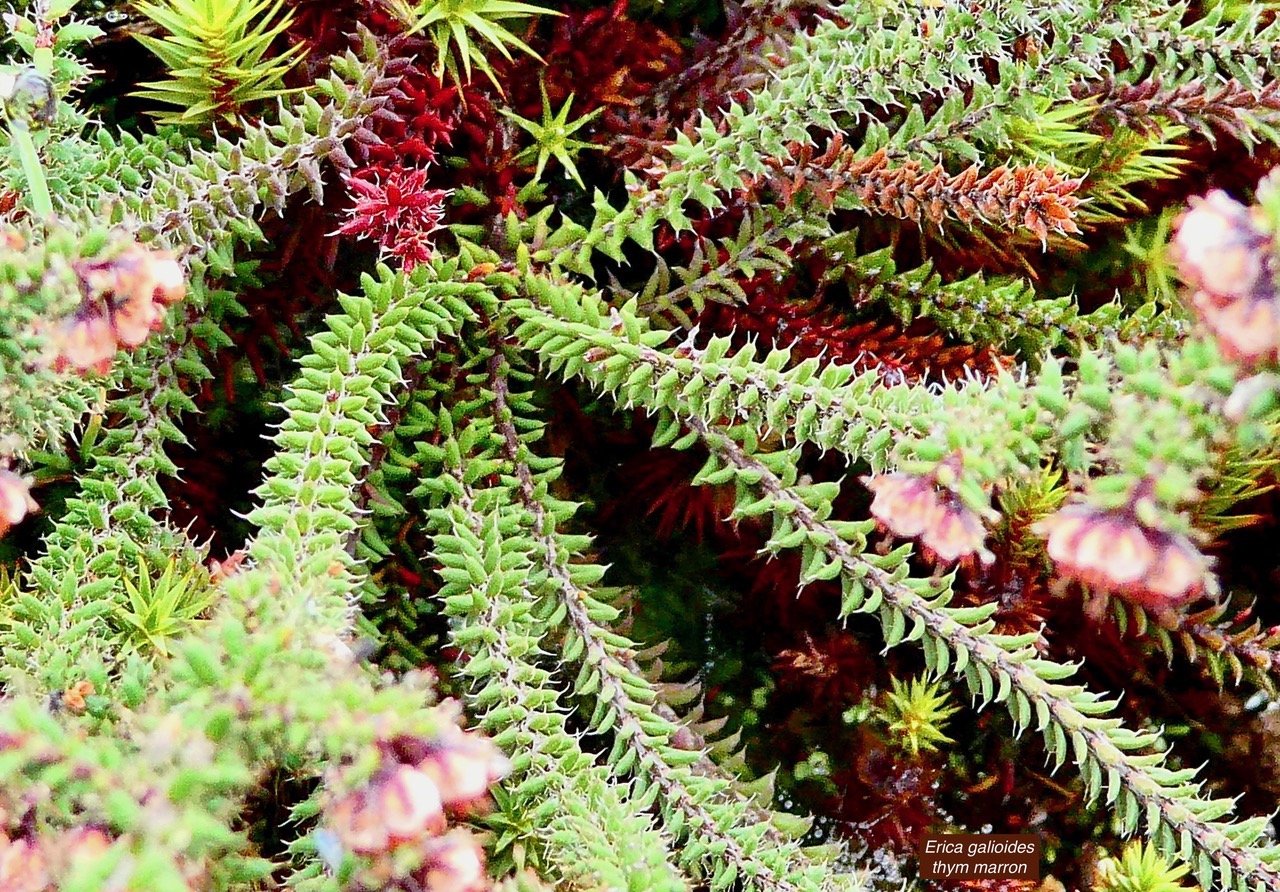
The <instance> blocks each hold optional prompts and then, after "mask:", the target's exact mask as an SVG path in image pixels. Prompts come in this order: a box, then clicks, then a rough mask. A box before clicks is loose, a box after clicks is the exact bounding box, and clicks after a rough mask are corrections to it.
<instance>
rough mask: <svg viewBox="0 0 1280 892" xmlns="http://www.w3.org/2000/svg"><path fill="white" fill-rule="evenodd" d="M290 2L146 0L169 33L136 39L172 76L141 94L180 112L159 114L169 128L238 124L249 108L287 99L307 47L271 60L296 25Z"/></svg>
mask: <svg viewBox="0 0 1280 892" xmlns="http://www.w3.org/2000/svg"><path fill="white" fill-rule="evenodd" d="M283 3H284V0H274V2H272V0H155V2H152V0H140V2H138V3H137V8H138V11H139V12H141V13H142V14H143V15H145V16H147V17H148V18H149V19H151V20H152V21H153V22H155V23H156V24H158V25H160V26H161V27H163V28H164V29H165V30H166V31H168V32H169V33H168V34H167V35H166V36H164V37H152V36H149V35H138V40H140V41H141V42H142V44H143V46H145V47H147V49H149V50H151V51H152V52H153V53H155V54H156V55H157V56H159V57H160V58H161V59H162V60H163V61H164V64H165V66H166V67H167V68H168V69H169V77H168V79H166V80H162V81H152V82H150V83H146V84H143V86H144V87H146V88H147V89H145V90H140V91H138V92H137V93H136V94H134V95H136V96H139V97H142V98H145V99H154V100H157V101H158V102H162V103H164V104H166V105H172V106H177V107H178V108H179V109H180V111H163V112H158V113H157V117H158V118H159V119H160V121H161V122H162V123H165V124H202V123H206V122H209V121H211V120H214V119H217V118H220V119H222V120H225V121H229V122H234V121H235V118H236V116H237V115H239V114H241V113H242V112H243V110H244V109H245V107H246V106H248V105H251V104H252V103H255V102H259V101H261V100H264V99H272V98H275V97H277V96H283V95H285V94H286V93H289V92H290V91H289V90H287V89H285V88H284V87H283V85H282V84H283V79H284V76H285V75H286V74H287V73H288V72H289V70H290V69H292V68H293V67H294V66H295V65H297V64H298V62H300V61H301V60H302V57H303V55H304V54H305V51H306V48H305V47H303V46H302V45H297V46H293V47H290V48H289V49H287V50H285V51H284V52H282V53H279V54H276V55H273V56H271V57H269V58H268V56H267V51H268V50H269V49H270V48H271V44H272V43H273V42H274V41H275V39H276V38H277V37H278V36H279V35H280V33H281V32H282V31H284V29H285V28H287V27H288V26H289V23H290V22H291V21H292V20H293V14H292V12H288V13H286V14H284V15H283V16H281V15H280V9H281V6H282V5H283Z"/></svg>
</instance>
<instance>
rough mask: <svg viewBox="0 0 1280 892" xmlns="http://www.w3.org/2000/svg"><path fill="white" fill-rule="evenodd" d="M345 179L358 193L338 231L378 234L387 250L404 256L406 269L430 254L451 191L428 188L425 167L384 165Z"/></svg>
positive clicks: (368, 236) (427, 258)
mask: <svg viewBox="0 0 1280 892" xmlns="http://www.w3.org/2000/svg"><path fill="white" fill-rule="evenodd" d="M345 182H346V184H347V188H348V189H350V190H351V191H352V192H353V193H355V194H356V195H357V196H358V197H357V198H356V204H355V207H354V208H352V209H351V218H350V219H349V220H348V221H347V222H346V223H344V224H343V225H342V226H341V227H339V229H338V234H339V235H354V236H360V237H363V238H369V239H373V240H374V241H376V242H377V243H378V245H379V246H380V247H381V248H382V252H383V253H384V254H389V255H391V256H393V257H397V258H399V259H400V262H401V263H402V264H403V265H404V269H405V271H406V272H407V271H409V270H412V269H413V268H414V267H415V266H417V265H418V264H419V263H425V262H426V261H428V260H430V259H431V254H432V247H433V246H432V243H431V240H432V236H433V235H434V234H435V233H436V232H437V231H439V230H440V228H441V227H442V221H443V220H444V200H445V198H447V197H448V195H449V192H448V191H447V190H445V189H428V188H426V185H427V169H426V168H425V167H417V168H406V167H401V166H400V165H399V164H397V165H396V166H394V167H391V168H389V169H388V168H386V167H383V166H381V165H379V166H378V167H372V168H365V169H364V170H361V171H357V172H356V173H355V174H354V175H353V176H349V177H346V178H345Z"/></svg>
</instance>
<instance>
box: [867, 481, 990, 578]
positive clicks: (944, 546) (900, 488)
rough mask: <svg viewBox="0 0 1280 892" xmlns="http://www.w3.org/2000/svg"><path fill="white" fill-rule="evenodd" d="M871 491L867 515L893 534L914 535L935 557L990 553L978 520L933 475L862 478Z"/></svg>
mask: <svg viewBox="0 0 1280 892" xmlns="http://www.w3.org/2000/svg"><path fill="white" fill-rule="evenodd" d="M862 482H863V483H865V484H866V485H867V488H868V489H870V490H871V491H872V492H873V493H875V499H873V500H872V502H871V514H872V515H873V516H874V517H875V519H876V520H878V521H879V522H880V523H881V525H882V526H884V527H885V528H886V529H888V530H889V531H890V532H891V533H893V534H894V535H895V536H902V537H903V538H905V539H916V538H918V539H919V540H920V542H921V544H923V545H924V546H925V547H926V548H928V549H929V550H930V551H931V552H933V554H934V555H936V556H937V558H938V559H939V560H942V561H946V562H950V561H954V560H957V559H959V558H962V557H968V556H969V555H972V554H976V555H977V556H978V557H979V559H980V560H982V562H983V563H990V562H991V561H992V560H994V556H993V555H992V554H991V552H990V551H988V550H987V549H986V548H984V547H983V541H984V540H985V539H986V537H987V531H986V528H985V527H983V525H982V519H981V518H980V517H978V515H977V514H975V513H974V512H973V511H971V510H969V509H968V508H966V507H965V506H964V505H963V504H962V503H961V502H960V500H959V499H958V498H957V497H956V496H955V494H954V493H953V492H951V491H950V490H948V489H945V488H940V487H938V486H937V485H936V484H935V482H934V480H933V478H932V477H931V476H929V477H915V476H912V475H911V474H903V473H900V472H899V473H894V474H881V475H879V476H878V477H863V478H862Z"/></svg>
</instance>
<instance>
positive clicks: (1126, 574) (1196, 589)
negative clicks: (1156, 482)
mask: <svg viewBox="0 0 1280 892" xmlns="http://www.w3.org/2000/svg"><path fill="white" fill-rule="evenodd" d="M1031 529H1032V531H1033V532H1035V533H1036V534H1037V535H1040V536H1043V537H1045V538H1046V539H1047V540H1048V547H1047V551H1048V552H1049V557H1050V558H1052V559H1053V563H1054V567H1055V568H1056V570H1057V572H1058V575H1059V576H1061V577H1063V578H1065V579H1071V580H1074V581H1076V582H1080V583H1083V584H1084V585H1087V586H1090V587H1092V588H1095V589H1098V590H1099V591H1104V592H1107V593H1108V594H1113V595H1118V596H1119V597H1121V598H1124V599H1126V600H1128V601H1132V602H1134V603H1136V604H1140V605H1142V606H1144V607H1147V608H1150V609H1152V610H1155V611H1161V612H1163V611H1168V610H1171V609H1173V608H1177V607H1180V606H1182V605H1184V604H1187V603H1189V602H1191V601H1194V600H1195V599H1196V598H1198V597H1199V596H1200V595H1202V594H1204V591H1205V582H1206V579H1207V576H1208V571H1209V562H1208V560H1207V559H1206V558H1205V557H1204V556H1203V555H1202V554H1201V553H1200V551H1199V550H1198V549H1197V548H1196V547H1195V546H1194V545H1192V544H1191V542H1190V541H1189V540H1187V538H1186V537H1185V536H1179V535H1176V534H1174V533H1169V532H1165V531H1163V530H1152V529H1148V528H1147V527H1145V526H1143V525H1141V524H1139V523H1138V522H1137V520H1135V519H1133V518H1132V517H1130V516H1128V515H1127V514H1126V513H1121V512H1106V511H1097V510H1095V509H1093V508H1090V507H1088V506H1086V505H1071V506H1069V507H1066V508H1063V509H1061V510H1060V511H1058V512H1057V513H1055V514H1052V515H1050V516H1049V517H1046V518H1045V519H1044V520H1041V521H1039V522H1037V523H1036V524H1034V525H1032V527H1031Z"/></svg>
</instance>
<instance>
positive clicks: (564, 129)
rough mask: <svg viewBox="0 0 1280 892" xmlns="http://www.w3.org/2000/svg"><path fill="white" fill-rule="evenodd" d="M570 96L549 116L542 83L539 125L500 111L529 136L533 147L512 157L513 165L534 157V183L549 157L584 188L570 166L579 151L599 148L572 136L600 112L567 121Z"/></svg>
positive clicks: (598, 110)
mask: <svg viewBox="0 0 1280 892" xmlns="http://www.w3.org/2000/svg"><path fill="white" fill-rule="evenodd" d="M573 96H574V94H572V93H570V94H569V98H568V99H566V100H565V102H564V105H563V106H561V107H560V111H558V112H556V113H555V114H552V113H551V100H550V99H548V98H547V85H546V84H545V83H543V84H542V123H540V124H535V123H534V122H533V121H530V120H528V119H526V118H522V117H520V116H519V115H517V114H515V113H514V112H510V111H507V110H506V109H500V111H501V112H502V113H503V114H504V115H506V116H507V117H508V118H510V119H511V120H513V121H515V122H516V124H518V125H519V126H520V128H521V129H523V130H525V131H527V132H528V133H529V134H530V135H532V136H533V145H531V146H529V148H527V149H525V150H524V151H523V152H521V153H520V154H519V155H516V157H515V160H516V161H517V162H521V161H527V160H528V159H530V158H532V157H534V156H535V155H536V156H537V158H538V166H537V169H536V170H535V171H534V174H533V179H534V182H537V181H538V180H540V179H542V171H543V170H544V169H545V168H546V166H547V161H548V160H549V159H550V158H551V157H552V156H555V159H556V160H557V161H559V162H560V164H561V165H563V166H564V169H565V171H567V172H568V174H569V176H571V177H572V178H573V181H574V182H575V183H577V184H578V185H579V186H582V187H583V188H586V187H585V186H584V185H583V182H582V177H580V176H579V175H578V168H577V165H575V164H574V163H573V158H574V156H575V155H576V154H577V153H578V152H580V151H582V150H583V149H596V148H599V146H594V145H592V144H591V143H589V142H584V141H583V140H580V139H574V138H573V134H575V133H577V132H578V131H579V130H581V129H582V128H583V127H584V126H586V125H587V124H588V123H590V122H591V121H592V120H594V119H595V118H596V116H598V115H599V114H600V113H601V112H603V111H604V109H603V108H598V109H596V110H595V111H593V112H592V113H591V114H589V115H584V116H583V117H581V118H578V119H577V120H576V121H572V122H571V121H570V120H569V108H570V107H571V106H572V105H573Z"/></svg>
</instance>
